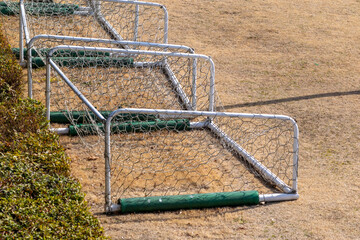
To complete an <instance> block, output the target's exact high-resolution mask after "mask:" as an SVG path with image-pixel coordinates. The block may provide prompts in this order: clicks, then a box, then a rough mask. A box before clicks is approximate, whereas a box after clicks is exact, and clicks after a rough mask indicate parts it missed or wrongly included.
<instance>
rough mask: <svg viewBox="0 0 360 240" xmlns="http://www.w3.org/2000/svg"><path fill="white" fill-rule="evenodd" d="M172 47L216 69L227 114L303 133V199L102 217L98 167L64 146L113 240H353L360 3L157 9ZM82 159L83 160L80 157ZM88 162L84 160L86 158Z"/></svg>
mask: <svg viewBox="0 0 360 240" xmlns="http://www.w3.org/2000/svg"><path fill="white" fill-rule="evenodd" d="M157 2H159V3H163V4H165V5H166V7H167V9H168V11H169V16H170V27H169V28H170V32H169V42H170V43H177V44H184V45H188V46H191V47H193V48H195V50H196V52H197V53H201V54H206V55H210V56H212V58H213V59H214V61H215V64H216V82H217V85H216V87H217V92H218V94H219V95H220V98H221V100H222V103H223V105H224V107H225V109H226V110H227V111H231V112H255V113H273V114H275V113H276V114H285V115H289V116H292V117H294V118H296V120H297V122H298V124H299V128H300V137H301V138H300V166H299V194H300V199H299V200H297V201H293V202H281V203H274V204H265V205H260V206H255V207H237V208H219V209H206V210H191V211H176V212H166V213H155V214H130V215H115V216H114V215H113V216H107V215H104V214H103V209H102V204H103V190H102V189H103V188H104V186H103V184H104V183H103V172H104V169H103V163H102V159H101V158H99V157H97V156H91V155H90V156H89V154H87V153H86V152H85V150H81V149H82V148H81V145H80V143H79V142H78V141H77V140H76V139H74V138H63V142H67V146H66V149H67V151H68V153H69V155H70V156H71V158H72V160H73V162H72V166H73V175H74V176H75V177H76V178H78V179H79V181H80V182H81V184H82V186H83V190H84V192H85V193H86V194H87V200H88V202H89V206H90V207H91V208H92V211H93V212H94V214H96V215H97V216H98V218H99V219H100V221H101V223H102V226H103V227H104V229H105V232H106V235H107V236H110V237H112V238H113V239H191V238H194V239H359V238H360V237H359V236H360V227H359V222H360V207H359V206H360V197H359V196H360V183H359V182H360V181H359V180H360V177H359V172H360V167H359V164H358V162H359V160H360V158H359V154H360V134H359V132H360V78H359V75H360V68H359V60H360V47H359V46H358V42H359V40H360V27H359V24H358V23H359V21H360V15H359V12H360V2H359V1H357V0H343V1H340V0H335V1H331V2H329V1H325V0H315V1H292V2H289V1H285V0H281V1H274V0H269V1H260V0H251V1H236V0H224V1H214V0H201V1H190V0H171V1H170V0H159V1H157ZM82 151H83V152H82ZM85 156H86V157H85Z"/></svg>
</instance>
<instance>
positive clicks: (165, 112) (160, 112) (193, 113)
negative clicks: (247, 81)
mask: <svg viewBox="0 0 360 240" xmlns="http://www.w3.org/2000/svg"><path fill="white" fill-rule="evenodd" d="M121 113H140V114H152V115H156V116H162V117H164V116H180V115H181V117H182V118H192V117H200V116H203V117H230V118H251V119H252V118H257V119H279V120H287V121H291V122H292V121H294V120H293V119H292V118H291V117H288V116H285V115H271V114H253V113H231V112H209V111H188V110H165V109H146V108H121V109H117V110H115V111H113V112H112V113H111V114H110V115H109V117H110V116H112V117H115V116H117V115H119V114H121Z"/></svg>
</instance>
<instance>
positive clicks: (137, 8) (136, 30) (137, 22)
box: [134, 5, 139, 42]
mask: <svg viewBox="0 0 360 240" xmlns="http://www.w3.org/2000/svg"><path fill="white" fill-rule="evenodd" d="M138 30H139V5H135V21H134V41H135V42H136V40H137V38H138Z"/></svg>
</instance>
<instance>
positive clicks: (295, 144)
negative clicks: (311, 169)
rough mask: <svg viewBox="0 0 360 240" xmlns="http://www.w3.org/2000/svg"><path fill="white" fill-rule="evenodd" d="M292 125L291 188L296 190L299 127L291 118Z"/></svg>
mask: <svg viewBox="0 0 360 240" xmlns="http://www.w3.org/2000/svg"><path fill="white" fill-rule="evenodd" d="M292 123H293V125H294V144H293V151H294V153H293V154H294V155H293V190H294V191H295V192H297V191H298V182H297V179H298V167H299V166H298V164H299V127H298V125H297V123H296V121H295V120H292Z"/></svg>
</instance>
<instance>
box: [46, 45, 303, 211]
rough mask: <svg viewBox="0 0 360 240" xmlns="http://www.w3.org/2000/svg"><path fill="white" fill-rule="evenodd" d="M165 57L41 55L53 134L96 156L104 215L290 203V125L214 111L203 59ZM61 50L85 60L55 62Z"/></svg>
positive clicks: (128, 52)
mask: <svg viewBox="0 0 360 240" xmlns="http://www.w3.org/2000/svg"><path fill="white" fill-rule="evenodd" d="M169 49H171V48H170V47H167V48H162V51H159V50H157V51H149V50H136V49H128V48H122V49H121V48H100V47H98V48H95V47H82V46H59V47H55V48H53V49H51V50H50V51H49V52H48V57H47V61H46V70H47V74H46V79H47V80H46V82H47V90H46V93H47V94H46V102H47V116H48V118H49V119H50V120H51V121H53V122H57V123H54V124H53V123H52V125H51V126H52V128H53V130H55V131H57V132H59V133H61V134H71V135H77V136H78V137H79V138H80V139H81V141H82V142H83V143H84V146H85V147H87V148H88V149H89V150H90V151H92V152H93V153H94V154H98V156H101V155H103V154H104V153H105V166H104V170H105V179H104V181H105V210H106V211H107V212H119V211H120V212H122V213H127V212H146V211H158V210H175V209H179V208H202V207H218V206H235V205H243V204H257V203H259V202H265V201H282V200H292V199H297V198H298V194H297V168H298V128H297V124H296V122H295V121H294V120H293V119H292V118H290V117H287V116H281V115H265V114H243V113H226V112H215V111H214V110H215V106H216V107H217V108H220V107H221V103H220V102H219V100H218V98H217V97H215V66H214V63H213V62H212V60H211V58H209V57H207V56H205V55H200V54H193V53H184V52H171V51H169ZM64 52H66V53H72V52H77V53H76V56H79V55H81V54H82V55H84V56H86V58H89V59H80V58H79V57H77V58H74V59H73V60H74V61H75V60H76V61H75V62H71V61H72V60H70V59H67V60H66V61H64V59H63V56H62V55H61V54H64ZM80 52H82V53H81V54H80ZM58 54H60V55H58ZM93 54H95V55H96V58H95V59H91V57H92V56H90V57H89V55H93ZM50 86H51V88H50ZM56 119H57V120H56ZM64 123H65V124H68V125H69V126H67V127H63V125H62V124H64ZM104 143H105V144H104Z"/></svg>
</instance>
